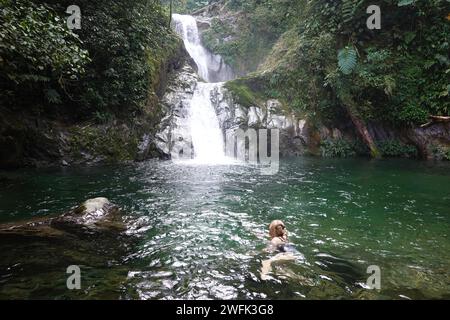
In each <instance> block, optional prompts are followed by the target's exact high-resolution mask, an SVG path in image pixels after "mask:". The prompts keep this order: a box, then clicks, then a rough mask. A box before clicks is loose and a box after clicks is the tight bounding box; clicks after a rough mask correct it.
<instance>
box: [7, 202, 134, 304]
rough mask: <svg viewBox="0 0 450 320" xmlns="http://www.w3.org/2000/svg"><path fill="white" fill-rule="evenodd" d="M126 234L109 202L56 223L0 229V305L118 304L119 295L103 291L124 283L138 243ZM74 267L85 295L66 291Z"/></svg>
mask: <svg viewBox="0 0 450 320" xmlns="http://www.w3.org/2000/svg"><path fill="white" fill-rule="evenodd" d="M125 229H126V228H125V224H124V223H123V222H122V214H121V212H120V210H119V208H118V207H117V206H115V205H114V204H112V203H111V202H109V201H108V200H107V199H106V198H96V199H91V200H88V201H86V202H84V203H83V204H82V205H80V206H78V207H77V208H75V209H73V210H70V211H69V212H67V213H65V214H63V215H61V216H58V217H56V218H48V217H45V218H36V219H30V220H28V221H25V222H15V223H9V224H2V225H0V278H1V279H2V286H1V289H2V290H0V299H37V298H38V299H46V298H47V299H68V298H69V299H89V298H97V299H118V298H119V293H118V292H114V290H106V292H105V290H104V289H102V287H103V288H105V287H108V286H110V285H112V284H113V285H114V287H119V286H120V284H121V283H123V281H125V279H126V274H127V273H126V272H127V270H126V268H125V267H124V264H123V262H122V260H123V259H124V258H125V257H126V256H127V255H128V254H129V252H130V249H131V248H132V246H133V244H134V242H133V240H134V237H133V236H131V235H127V234H126V233H125V232H124V231H125ZM18 253H20V254H18ZM71 265H76V266H79V267H80V269H81V275H82V280H81V285H82V289H83V290H68V289H67V287H66V279H67V277H68V275H67V274H66V270H67V267H68V266H71ZM97 270H102V273H101V278H99V277H98V276H97V275H96V272H98V271H97ZM49 283H52V285H51V286H49V285H48V284H49Z"/></svg>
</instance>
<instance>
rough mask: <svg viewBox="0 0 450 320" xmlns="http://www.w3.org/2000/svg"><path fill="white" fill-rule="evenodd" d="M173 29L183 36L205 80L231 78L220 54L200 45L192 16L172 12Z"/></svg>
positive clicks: (230, 73)
mask: <svg viewBox="0 0 450 320" xmlns="http://www.w3.org/2000/svg"><path fill="white" fill-rule="evenodd" d="M172 17H173V21H174V23H175V31H176V32H177V33H178V34H179V35H180V36H181V37H182V38H183V41H184V46H185V47H186V50H187V51H188V53H189V55H190V56H191V57H192V59H194V61H195V63H196V64H197V67H198V74H199V75H200V77H201V78H202V79H203V80H204V81H206V82H223V81H228V80H231V79H232V78H233V72H232V71H231V68H230V67H229V66H228V65H227V64H226V63H225V62H224V61H223V58H222V57H221V56H220V55H217V54H213V53H211V52H209V51H208V50H207V49H206V48H205V47H203V46H202V42H201V39H200V33H199V31H198V28H197V21H196V20H195V18H194V17H193V16H189V15H180V14H174V15H173V16H172Z"/></svg>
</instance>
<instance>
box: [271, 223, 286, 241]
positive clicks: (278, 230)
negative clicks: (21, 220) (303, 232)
mask: <svg viewBox="0 0 450 320" xmlns="http://www.w3.org/2000/svg"><path fill="white" fill-rule="evenodd" d="M286 234H287V233H286V226H285V225H284V223H283V221H281V220H274V221H272V222H271V223H270V225H269V235H270V237H271V238H275V237H284V236H286Z"/></svg>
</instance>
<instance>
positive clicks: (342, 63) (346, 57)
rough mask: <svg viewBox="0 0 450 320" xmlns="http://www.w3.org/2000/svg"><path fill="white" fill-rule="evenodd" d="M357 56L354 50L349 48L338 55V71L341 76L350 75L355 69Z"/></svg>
mask: <svg viewBox="0 0 450 320" xmlns="http://www.w3.org/2000/svg"><path fill="white" fill-rule="evenodd" d="M356 63H357V54H356V51H355V49H353V48H351V47H345V48H344V49H342V50H340V51H339V53H338V65H339V70H341V72H342V73H343V74H346V75H348V74H351V73H352V72H353V70H354V69H355V67H356Z"/></svg>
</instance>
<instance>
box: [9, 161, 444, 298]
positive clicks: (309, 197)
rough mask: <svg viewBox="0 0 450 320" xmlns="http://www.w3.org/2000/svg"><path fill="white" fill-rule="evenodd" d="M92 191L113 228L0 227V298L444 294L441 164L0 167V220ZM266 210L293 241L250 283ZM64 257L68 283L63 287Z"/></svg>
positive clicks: (61, 206)
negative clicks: (61, 235)
mask: <svg viewBox="0 0 450 320" xmlns="http://www.w3.org/2000/svg"><path fill="white" fill-rule="evenodd" d="M99 196H101V197H107V198H108V199H109V200H111V201H112V202H114V203H116V204H117V205H119V206H120V207H121V208H122V210H123V215H124V216H123V219H124V221H125V223H126V225H127V232H126V234H127V235H126V236H123V238H122V236H121V237H117V238H114V239H111V240H108V241H103V242H101V241H100V240H98V241H96V239H92V238H89V239H86V241H85V242H84V241H83V242H82V243H80V242H76V243H74V242H73V241H72V242H71V241H70V239H64V241H63V240H58V239H55V240H54V241H53V240H52V241H50V242H42V241H40V240H35V241H34V240H28V241H27V242H26V243H24V242H23V241H22V240H20V239H8V240H7V241H6V240H2V239H1V238H0V298H3V299H10V298H59V299H61V298H63V299H64V298H76V299H179V298H186V299H424V298H447V299H449V298H450V275H449V270H450V239H449V229H450V228H449V227H450V165H449V164H448V163H441V164H435V163H431V164H430V163H425V162H418V161H408V160H382V161H369V160H364V159H357V160H332V159H329V160H327V159H317V158H295V159H282V160H281V163H280V172H279V173H278V174H276V175H273V176H263V175H260V172H259V169H258V168H255V167H250V166H238V165H233V166H231V165H230V166H199V165H189V164H175V163H172V162H161V161H149V162H145V163H140V164H129V165H123V166H110V167H96V168H65V169H45V170H43V169H41V170H38V169H27V170H21V171H9V172H1V171H0V223H7V222H15V221H19V220H24V219H28V218H32V217H37V216H45V215H48V216H54V215H58V214H61V213H63V212H66V211H68V210H69V209H70V208H72V207H74V206H76V205H77V204H79V203H81V202H83V201H84V200H86V199H89V198H94V197H99ZM273 219H282V220H283V221H284V222H285V224H286V226H287V229H288V232H289V236H290V240H291V242H293V243H294V245H295V246H296V248H297V250H298V252H297V253H296V254H295V257H296V260H295V261H289V262H283V263H275V264H274V265H273V271H272V273H271V274H270V277H269V279H268V280H265V281H263V280H261V277H260V269H261V262H262V260H264V259H267V258H270V257H271V255H273V254H271V253H268V252H266V251H265V250H264V249H265V247H266V243H267V240H268V238H267V227H268V224H269V223H270V222H271V220H273ZM127 238H131V239H132V240H131V241H128V240H127ZM70 264H77V265H80V268H81V270H82V290H79V291H69V290H67V288H66V282H65V281H66V277H67V275H66V273H65V270H66V267H67V266H68V265H70ZM370 265H377V266H379V267H380V270H381V290H379V291H377V290H369V289H368V288H367V287H366V285H365V283H366V279H367V277H368V276H369V274H367V272H366V271H367V268H368V266H370Z"/></svg>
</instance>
